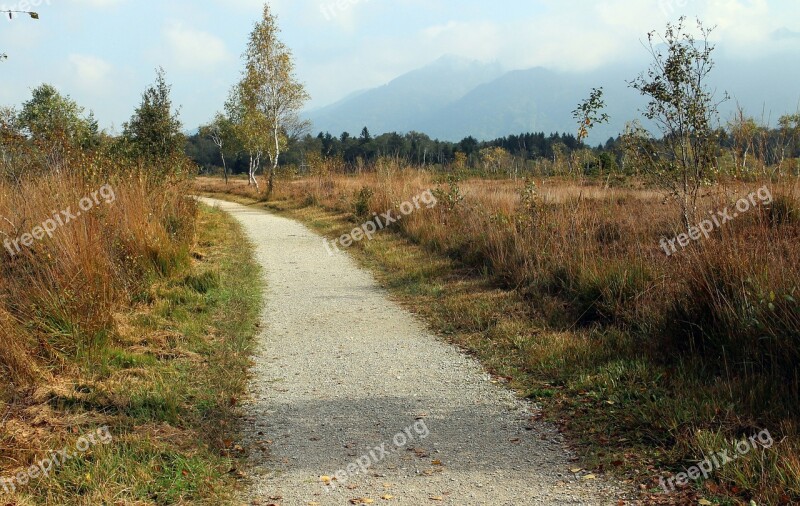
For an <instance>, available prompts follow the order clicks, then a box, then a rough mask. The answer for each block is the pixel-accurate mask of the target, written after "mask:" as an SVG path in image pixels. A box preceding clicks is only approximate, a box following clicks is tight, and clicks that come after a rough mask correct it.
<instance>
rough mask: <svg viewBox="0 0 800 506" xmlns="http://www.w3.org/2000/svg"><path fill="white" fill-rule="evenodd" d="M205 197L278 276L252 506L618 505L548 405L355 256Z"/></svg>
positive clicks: (265, 349) (269, 321)
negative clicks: (551, 420)
mask: <svg viewBox="0 0 800 506" xmlns="http://www.w3.org/2000/svg"><path fill="white" fill-rule="evenodd" d="M202 200H203V201H204V202H206V203H209V204H212V205H215V206H218V207H219V208H221V209H223V210H225V211H227V212H229V213H231V214H232V215H233V216H234V217H235V218H236V219H238V220H239V221H240V222H241V223H242V225H243V226H244V229H245V231H246V232H247V234H248V236H249V237H250V239H251V240H252V241H253V242H254V243H255V245H256V247H257V250H256V254H257V258H258V261H259V262H261V264H262V265H263V266H264V268H265V275H266V283H267V287H268V288H267V293H266V297H267V304H266V309H265V311H264V315H263V323H262V328H263V329H264V332H263V335H262V336H261V337H260V341H259V346H258V351H257V354H256V357H255V358H254V360H255V366H254V368H253V370H252V380H251V384H250V397H251V400H250V401H249V402H248V404H247V405H246V406H245V410H246V417H245V422H244V423H245V433H246V437H245V441H244V442H243V446H244V447H245V448H246V449H247V450H248V451H249V452H250V456H251V460H252V466H253V470H252V471H251V473H252V474H253V485H252V490H251V492H250V494H249V498H248V500H249V501H250V504H254V505H259V504H260V505H264V506H266V505H269V504H276V505H281V506H295V505H302V506H308V505H347V504H359V501H358V500H359V499H363V500H364V501H362V502H361V503H363V504H387V505H392V504H396V505H423V504H431V505H436V504H450V505H459V506H461V505H469V506H472V505H492V506H496V505H498V506H503V505H549V504H552V505H565V504H587V505H601V504H602V505H608V504H617V501H616V497H617V494H618V490H616V489H615V487H614V486H612V485H609V484H606V483H604V482H602V481H601V480H595V479H585V478H584V477H577V476H575V475H573V474H572V473H571V472H570V468H574V464H570V463H569V454H568V452H567V450H566V449H565V445H564V444H563V442H562V439H561V437H560V436H559V434H558V432H557V431H556V430H555V429H554V428H553V427H552V426H550V425H548V424H543V423H541V422H534V421H532V419H531V417H532V415H533V414H534V413H535V407H533V406H531V405H530V404H527V403H523V402H521V401H519V400H517V399H516V398H515V396H514V395H513V394H512V393H511V392H509V391H508V390H506V389H504V388H502V387H501V386H498V385H496V384H495V383H493V382H492V381H491V378H490V377H489V376H488V375H487V374H486V373H485V372H484V371H483V370H482V369H481V367H480V365H479V364H478V363H477V362H476V361H475V360H474V359H472V358H469V357H467V356H466V355H464V354H463V353H461V352H459V351H458V350H457V349H456V348H455V347H453V346H450V345H448V344H446V343H444V342H442V341H441V340H439V339H438V338H436V337H435V336H433V335H432V334H431V333H430V332H428V331H427V330H426V329H425V327H424V326H423V325H422V324H421V323H420V322H419V321H418V320H417V319H415V317H413V316H412V315H411V314H410V313H409V312H407V311H406V310H404V309H402V308H401V307H399V306H398V305H397V304H395V303H393V302H392V301H390V300H389V298H388V297H387V294H386V293H385V292H384V291H383V290H382V289H381V288H380V287H378V285H377V284H376V282H375V281H374V279H373V278H372V276H371V275H370V274H369V273H367V272H365V271H364V270H362V269H361V268H359V267H358V266H357V265H356V263H355V262H354V261H353V260H352V259H351V258H350V257H348V256H347V255H346V254H343V253H337V254H336V255H335V256H329V255H328V253H327V252H326V250H325V249H324V247H323V245H322V239H321V237H320V236H318V235H317V234H315V233H313V232H311V231H309V230H308V229H307V228H305V227H304V226H303V225H301V224H299V223H297V222H294V221H292V220H289V219H285V218H281V217H277V216H275V215H272V214H269V213H267V212H264V211H261V210H257V209H253V208H249V207H245V206H242V205H238V204H233V203H229V202H223V201H214V200H208V199H202ZM337 471H338V474H337ZM328 478H330V479H331V481H330V482H328ZM326 484H327V486H326ZM370 501H374V502H370Z"/></svg>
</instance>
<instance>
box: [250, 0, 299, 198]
mask: <svg viewBox="0 0 800 506" xmlns="http://www.w3.org/2000/svg"><path fill="white" fill-rule="evenodd" d="M279 34H280V29H279V28H278V24H277V19H276V18H275V16H274V15H273V14H272V12H271V10H270V8H269V5H264V13H263V18H262V19H261V21H259V22H258V23H256V26H255V27H254V28H253V31H252V32H251V34H250V39H249V42H248V46H247V51H245V54H244V59H245V72H244V77H243V80H242V83H241V84H240V88H241V91H242V96H243V98H244V99H245V106H246V107H245V109H246V111H248V113H254V114H257V115H259V116H261V117H260V118H258V119H257V120H255V122H256V123H263V124H265V125H266V127H267V128H266V129H265V130H264V131H258V132H253V133H254V134H255V135H258V136H263V137H264V141H265V142H260V141H259V142H258V144H259V145H261V146H263V148H264V151H263V152H262V154H264V155H266V156H267V158H268V161H269V178H268V183H267V195H270V194H271V193H272V191H273V189H274V187H275V172H276V170H277V168H278V163H279V160H280V156H281V154H282V152H283V151H284V150H285V148H286V145H287V143H288V139H289V135H290V134H291V133H293V132H296V131H297V130H298V129H302V127H303V122H301V121H300V119H299V115H298V113H299V112H300V110H301V109H302V107H303V104H305V102H306V101H307V100H308V98H309V96H308V93H306V91H305V88H304V86H303V84H302V83H300V82H299V81H298V80H297V78H296V76H295V72H294V62H293V59H292V53H291V51H290V50H289V49H288V48H287V47H286V45H285V44H284V43H283V42H281V41H280V39H279V38H278V36H279ZM250 107H252V108H254V109H255V110H254V111H250V109H248V108H250Z"/></svg>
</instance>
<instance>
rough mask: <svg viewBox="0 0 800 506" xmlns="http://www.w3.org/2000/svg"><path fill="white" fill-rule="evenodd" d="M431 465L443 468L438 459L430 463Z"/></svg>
mask: <svg viewBox="0 0 800 506" xmlns="http://www.w3.org/2000/svg"><path fill="white" fill-rule="evenodd" d="M431 465H434V466H443V465H444V464H442V461H441V460H439V459H436V460H434V461H433V462H431Z"/></svg>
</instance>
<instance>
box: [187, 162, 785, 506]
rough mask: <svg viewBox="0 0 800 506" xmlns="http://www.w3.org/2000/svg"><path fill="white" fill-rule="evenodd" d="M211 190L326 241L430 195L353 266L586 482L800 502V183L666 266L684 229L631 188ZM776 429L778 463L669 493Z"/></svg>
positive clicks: (736, 185)
mask: <svg viewBox="0 0 800 506" xmlns="http://www.w3.org/2000/svg"><path fill="white" fill-rule="evenodd" d="M195 187H196V188H197V189H198V190H201V191H204V192H209V193H215V194H221V193H227V194H231V195H238V196H239V198H243V199H248V200H247V201H249V202H257V201H261V202H262V204H263V205H266V206H267V207H269V208H271V209H274V210H276V211H278V212H283V213H287V214H288V215H290V216H293V217H296V218H298V219H301V220H303V221H305V222H306V223H308V224H309V225H310V226H312V227H314V228H315V229H317V230H318V231H320V232H322V233H324V234H325V235H326V237H328V238H329V239H334V238H336V237H339V236H340V235H343V234H347V233H350V231H351V230H352V229H354V228H355V227H360V226H361V224H362V223H364V222H366V221H367V220H369V219H371V218H372V217H373V216H374V213H378V214H381V213H384V212H386V211H387V210H395V211H396V210H397V206H398V205H399V204H400V203H401V202H404V201H407V200H408V199H409V198H411V197H412V196H414V195H419V194H420V193H421V192H423V191H425V190H428V189H432V190H433V192H434V195H436V197H437V201H438V204H437V205H436V207H434V208H433V209H430V210H427V209H425V208H423V209H420V210H418V211H416V212H414V213H413V214H410V215H409V216H406V217H404V218H403V219H402V220H401V221H399V222H398V223H395V224H393V225H392V226H391V227H389V229H388V230H387V231H386V232H384V233H378V234H376V236H375V238H374V239H373V240H362V241H360V242H358V243H356V244H355V245H354V246H353V247H352V248H351V250H352V253H353V254H355V255H356V256H357V257H358V258H360V259H361V261H362V262H364V264H365V265H367V266H369V267H371V268H372V269H373V270H374V271H375V272H376V273H377V275H378V277H379V279H381V281H382V282H383V283H384V284H385V285H386V286H387V287H388V288H389V289H391V290H392V291H393V292H394V293H395V294H396V295H397V296H398V297H399V298H400V299H401V300H403V301H404V302H405V303H406V304H407V305H408V306H409V307H411V308H412V309H413V310H414V311H415V312H417V313H418V314H420V315H421V316H422V317H424V318H425V319H426V321H427V322H428V323H429V325H431V326H432V328H434V329H435V330H437V331H438V332H439V333H440V334H442V335H444V336H446V337H447V338H448V339H449V340H451V341H453V342H455V343H457V344H458V345H460V346H462V347H463V348H464V349H466V350H468V351H469V352H471V353H474V354H476V356H478V357H479V358H480V359H481V360H482V361H483V363H484V364H485V366H486V367H487V369H488V370H490V371H491V372H492V373H493V374H495V375H496V377H497V378H498V381H501V382H508V383H509V384H510V385H511V386H512V387H513V388H515V389H516V390H517V391H518V392H519V393H520V394H521V395H523V396H525V397H528V398H530V399H532V400H534V401H536V402H539V403H541V404H542V406H543V407H544V411H543V413H544V416H546V417H547V418H548V419H550V420H552V421H554V422H556V423H559V424H560V425H561V426H562V428H564V429H565V431H566V433H567V434H568V437H569V438H570V440H571V442H572V443H573V444H574V445H575V447H576V449H578V451H579V454H580V455H581V458H582V461H581V462H582V463H583V465H585V466H588V467H590V468H591V469H593V470H599V471H606V472H612V473H615V474H618V475H621V476H624V477H625V478H626V479H627V480H630V483H631V484H632V485H634V486H636V487H638V488H639V489H640V491H641V492H642V494H643V495H644V496H646V497H647V498H648V500H649V501H651V503H652V504H659V503H660V504H678V503H680V501H681V500H685V501H687V502H686V503H687V504H690V503H691V504H696V501H697V500H698V498H700V497H712V498H720V500H722V501H733V503H742V504H747V503H748V501H749V500H751V499H754V500H756V501H757V503H758V504H791V503H793V501H797V500H800V461H798V457H797V455H798V454H800V453H799V452H798V450H800V441H798V422H799V421H800V416H799V415H800V411H798V408H797V406H798V400H800V399H798V397H799V396H800V377H799V376H798V369H797V363H798V353H799V352H800V344H798V343H800V341H799V340H798V338H799V337H800V334H798V332H799V331H800V319H799V318H800V305H799V304H798V299H797V297H798V295H800V293H798V286H800V272H798V267H799V266H800V262H798V260H800V258H798V255H799V254H800V248H798V233H799V232H800V200H798V199H799V198H800V193H798V190H800V184H798V180H797V179H796V178H794V177H791V176H786V177H784V178H774V179H766V178H765V179H757V178H753V179H750V180H747V181H743V180H737V179H734V178H731V179H729V180H727V181H722V180H721V181H719V182H718V184H715V185H709V186H707V187H705V188H704V189H703V192H702V199H701V206H702V209H703V210H708V211H709V212H710V213H711V214H706V213H705V212H701V213H700V215H701V216H702V217H704V218H705V217H709V218H710V217H712V215H713V216H717V217H718V216H720V214H719V213H720V212H722V211H726V210H731V211H730V212H728V214H732V213H734V212H735V211H733V210H735V209H736V204H737V203H738V202H739V201H740V199H742V198H744V199H745V200H748V198H749V202H750V205H749V206H748V208H747V209H746V210H745V212H742V213H741V214H739V213H738V212H735V214H737V217H736V218H733V219H730V220H728V219H725V218H719V219H718V222H719V227H717V226H715V227H714V230H713V231H712V232H710V233H709V234H708V236H709V237H708V238H705V236H704V235H699V233H698V235H699V238H698V240H690V241H686V247H685V248H676V250H675V251H670V254H669V255H668V254H667V253H666V250H665V249H664V247H663V244H664V240H665V239H672V238H676V237H679V236H680V234H682V233H684V232H685V231H686V229H685V228H684V227H683V225H682V223H681V220H680V218H679V213H678V212H677V211H676V206H675V205H674V204H673V203H672V202H671V201H670V200H669V199H666V198H665V197H664V194H663V193H662V192H661V191H659V189H658V188H655V187H652V186H650V185H647V184H645V183H644V182H643V181H639V180H636V179H635V178H630V179H629V180H626V181H625V182H624V183H622V184H615V185H614V186H609V185H608V182H607V181H605V180H602V179H586V178H581V179H577V178H567V177H560V178H558V177H543V178H540V177H537V178H529V179H521V178H520V179H516V180H514V179H508V178H502V179H500V178H493V179H492V178H486V177H481V178H478V177H471V176H470V175H459V174H458V173H457V172H455V173H454V172H450V171H441V170H428V169H425V168H422V167H410V166H407V165H405V164H402V163H398V162H396V161H393V162H386V163H383V164H379V165H377V166H376V167H375V168H374V170H367V171H363V172H361V173H360V174H342V173H337V172H336V171H335V170H332V169H330V168H327V167H324V166H323V167H321V168H320V169H318V170H315V172H314V173H313V174H310V175H305V176H302V177H301V176H287V177H285V178H284V180H282V181H280V183H279V184H278V185H277V187H276V192H275V194H274V195H273V196H272V198H271V199H269V200H267V199H265V198H264V197H263V194H262V193H260V192H257V191H255V189H254V188H252V187H250V186H248V185H247V182H246V181H242V180H232V181H231V182H230V184H228V185H226V184H224V183H223V182H222V181H221V180H220V179H217V178H198V179H197V180H196V181H195ZM765 189H766V190H765ZM759 190H761V193H760V194H759V193H758V191H759ZM767 193H768V194H769V197H770V198H769V199H767V198H766V195H767ZM757 195H761V196H762V197H764V199H759V198H758V197H757ZM234 198H235V197H234ZM741 207H742V209H743V208H744V206H741ZM731 218H732V216H731ZM723 222H724V223H723ZM667 244H668V243H667ZM676 244H679V243H677V242H676ZM320 254H321V255H324V254H327V253H326V251H325V249H324V248H323V246H322V245H321V246H320ZM763 430H768V431H769V433H770V434H772V436H773V437H774V440H775V442H776V443H775V444H774V445H770V446H771V448H766V447H763V446H759V447H758V449H757V451H754V452H751V453H749V454H748V455H746V456H743V457H741V458H739V459H737V460H735V461H734V462H731V463H727V465H725V466H722V467H721V468H720V469H718V470H716V471H715V472H714V474H713V476H712V477H711V479H710V480H700V481H698V482H696V483H692V484H690V485H688V486H685V487H682V488H679V490H678V495H673V496H665V495H663V494H662V492H663V490H662V486H660V484H659V478H660V477H661V476H665V477H671V476H674V474H676V473H679V472H681V471H683V470H685V469H687V468H689V467H691V466H692V465H694V464H696V463H697V462H699V461H701V460H703V458H704V456H706V455H712V454H714V452H716V451H719V450H721V449H726V448H731V447H732V445H735V443H736V442H737V441H740V440H741V439H747V438H748V437H751V436H754V435H756V434H758V433H759V432H761V431H763ZM659 501H661V502H659Z"/></svg>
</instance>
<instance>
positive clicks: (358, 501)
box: [350, 497, 375, 504]
mask: <svg viewBox="0 0 800 506" xmlns="http://www.w3.org/2000/svg"><path fill="white" fill-rule="evenodd" d="M374 502H375V501H374V500H372V499H368V498H366V497H358V498H356V499H350V504H372V503H374Z"/></svg>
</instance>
